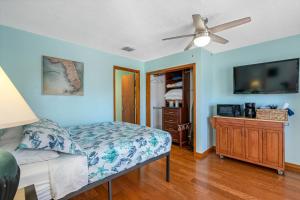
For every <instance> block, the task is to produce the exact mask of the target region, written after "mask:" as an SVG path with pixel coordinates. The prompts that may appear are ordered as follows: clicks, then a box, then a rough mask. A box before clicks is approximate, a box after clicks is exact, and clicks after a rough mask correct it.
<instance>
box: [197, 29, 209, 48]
mask: <svg viewBox="0 0 300 200" xmlns="http://www.w3.org/2000/svg"><path fill="white" fill-rule="evenodd" d="M209 42H210V37H209V35H208V33H207V32H204V33H202V34H200V35H199V36H198V37H196V38H195V39H194V44H195V46H197V47H204V46H206V45H208V44H209Z"/></svg>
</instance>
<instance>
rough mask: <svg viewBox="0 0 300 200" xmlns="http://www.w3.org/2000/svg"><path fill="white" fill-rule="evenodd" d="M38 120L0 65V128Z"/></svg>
mask: <svg viewBox="0 0 300 200" xmlns="http://www.w3.org/2000/svg"><path fill="white" fill-rule="evenodd" d="M36 121H38V118H37V117H36V115H35V114H34V113H33V112H32V110H31V109H30V107H29V106H28V104H27V103H26V101H25V100H24V98H23V97H22V96H21V94H20V93H19V92H18V90H17V89H16V88H15V86H14V85H13V83H12V82H11V81H10V80H9V78H8V76H7V75H6V74H5V72H4V71H3V69H2V68H1V66H0V129H3V128H11V127H15V126H21V125H25V124H30V123H33V122H36Z"/></svg>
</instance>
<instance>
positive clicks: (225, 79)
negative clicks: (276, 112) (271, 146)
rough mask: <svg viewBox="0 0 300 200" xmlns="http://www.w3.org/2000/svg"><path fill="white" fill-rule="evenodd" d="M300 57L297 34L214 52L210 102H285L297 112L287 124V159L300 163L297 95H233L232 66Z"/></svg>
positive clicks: (299, 114)
mask: <svg viewBox="0 0 300 200" xmlns="http://www.w3.org/2000/svg"><path fill="white" fill-rule="evenodd" d="M299 57H300V35H297V36H293V37H288V38H284V39H280V40H275V41H270V42H265V43H261V44H258V45H253V46H248V47H244V48H240V49H235V50H232V51H227V52H224V53H219V54H214V55H213V60H212V61H213V73H212V74H213V78H212V80H213V81H212V82H213V85H212V88H213V94H212V98H211V99H212V102H211V103H212V104H214V105H215V104H218V103H237V104H243V103H245V102H255V103H257V104H258V105H268V104H278V105H282V104H283V103H284V102H288V103H289V104H290V106H291V108H292V109H293V110H294V111H295V113H296V115H295V116H293V117H291V118H290V119H289V126H287V127H286V140H285V148H286V161H287V162H291V163H297V164H300V155H299V152H300V131H299V130H300V123H299V122H300V94H299V93H298V94H279V95H272V94H268V95H235V94H233V69H232V68H233V66H238V65H246V64H252V63H260V62H269V61H275V60H281V59H289V58H299Z"/></svg>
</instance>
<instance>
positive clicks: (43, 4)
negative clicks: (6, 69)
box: [0, 0, 300, 61]
mask: <svg viewBox="0 0 300 200" xmlns="http://www.w3.org/2000/svg"><path fill="white" fill-rule="evenodd" d="M194 13H200V14H201V15H203V16H205V17H208V19H209V22H208V26H209V27H211V26H214V25H218V24H221V23H224V22H227V21H231V20H234V19H238V18H242V17H247V16H251V17H252V22H251V23H250V24H246V25H243V26H241V27H237V28H234V29H231V30H226V31H224V32H221V33H219V35H220V36H223V37H225V38H226V39H228V40H229V41H230V42H229V43H228V44H226V45H221V44H214V43H212V44H210V45H208V46H207V47H206V49H207V50H209V51H210V52H212V53H217V52H222V51H226V50H230V49H234V48H239V47H242V46H247V45H251V44H256V43H260V42H264V41H268V40H273V39H277V38H282V37H286V36H290V35H296V34H299V33H300V1H299V0H205V1H204V0H0V24H2V25H6V26H11V27H15V28H18V29H22V30H26V31H29V32H33V33H37V34H41V35H45V36H49V37H53V38H58V39H61V40H65V41H69V42H73V43H77V44H81V45H84V46H88V47H92V48H96V49H99V50H102V51H106V52H110V53H114V54H118V55H122V56H126V57H130V58H135V59H139V60H142V61H146V60H151V59H154V58H158V57H162V56H166V55H169V54H172V53H176V52H180V51H183V49H184V47H185V46H186V45H187V43H188V42H189V41H190V39H189V38H185V39H178V40H173V41H165V42H163V41H161V39H162V38H164V37H169V36H173V35H179V34H187V33H193V32H194V30H193V26H192V17H191V15H192V14H194ZM124 46H131V47H133V48H135V49H136V50H135V51H133V52H130V53H128V52H124V51H122V50H120V49H121V48H122V47H124Z"/></svg>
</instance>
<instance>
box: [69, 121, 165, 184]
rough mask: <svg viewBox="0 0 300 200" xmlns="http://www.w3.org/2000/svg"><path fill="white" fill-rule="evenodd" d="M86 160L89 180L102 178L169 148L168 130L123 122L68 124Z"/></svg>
mask: <svg viewBox="0 0 300 200" xmlns="http://www.w3.org/2000/svg"><path fill="white" fill-rule="evenodd" d="M68 130H69V132H70V134H71V138H72V139H73V140H74V141H76V142H77V143H78V144H79V146H80V147H81V148H82V149H83V151H84V153H85V154H86V156H87V159H88V170H89V183H92V182H95V181H98V180H101V179H104V178H106V177H108V176H110V175H113V174H117V173H119V172H121V171H123V170H126V169H128V168H130V167H133V166H135V165H136V164H138V163H142V162H144V161H146V160H149V159H151V158H154V157H157V156H159V155H161V154H164V153H167V152H169V151H170V149H171V136H170V134H169V133H168V132H165V131H162V130H159V129H154V128H149V127H146V126H140V125H135V124H130V123H124V122H103V123H96V124H90V125H83V126H72V127H68Z"/></svg>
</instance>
